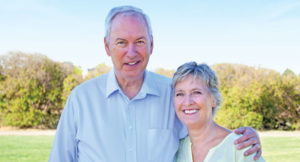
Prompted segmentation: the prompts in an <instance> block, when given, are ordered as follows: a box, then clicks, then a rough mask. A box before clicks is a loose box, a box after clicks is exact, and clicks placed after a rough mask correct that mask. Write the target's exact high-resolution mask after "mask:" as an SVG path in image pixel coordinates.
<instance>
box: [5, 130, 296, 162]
mask: <svg viewBox="0 0 300 162" xmlns="http://www.w3.org/2000/svg"><path fill="white" fill-rule="evenodd" d="M261 140H262V146H263V157H264V159H265V160H266V161H267V162H282V161H284V162H297V161H299V159H300V137H281V136H279V137H261ZM52 141H53V136H13V135H10V136H0V161H1V162H2V161H3V162H10V161H13V162H18V161H22V162H27V161H28V162H29V161H30V162H35V161H47V160H48V156H49V153H50V150H51V145H52Z"/></svg>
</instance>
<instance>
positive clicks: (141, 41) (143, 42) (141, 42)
mask: <svg viewBox="0 0 300 162" xmlns="http://www.w3.org/2000/svg"><path fill="white" fill-rule="evenodd" d="M136 43H137V44H138V45H142V44H145V41H143V40H138V41H137V42H136Z"/></svg>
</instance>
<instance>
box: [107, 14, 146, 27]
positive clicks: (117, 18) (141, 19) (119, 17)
mask: <svg viewBox="0 0 300 162" xmlns="http://www.w3.org/2000/svg"><path fill="white" fill-rule="evenodd" d="M128 17H130V18H132V19H135V20H138V21H139V22H140V23H143V25H145V27H146V28H147V24H146V20H145V18H144V17H143V16H142V15H141V14H140V13H136V12H124V13H118V14H116V15H115V16H114V17H113V19H112V21H111V24H112V25H111V26H113V24H115V23H118V22H119V21H120V20H123V19H125V18H128Z"/></svg>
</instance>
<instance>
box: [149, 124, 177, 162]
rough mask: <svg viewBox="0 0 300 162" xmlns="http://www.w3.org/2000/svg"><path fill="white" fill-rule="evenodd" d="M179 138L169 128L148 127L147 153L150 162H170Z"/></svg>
mask: <svg viewBox="0 0 300 162" xmlns="http://www.w3.org/2000/svg"><path fill="white" fill-rule="evenodd" d="M178 145H179V140H178V139H177V138H176V136H174V134H173V130H170V129H148V134H147V155H148V158H147V159H148V161H149V162H150V161H151V162H154V161H155V162H172V161H173V159H174V156H175V154H176V151H177V149H178Z"/></svg>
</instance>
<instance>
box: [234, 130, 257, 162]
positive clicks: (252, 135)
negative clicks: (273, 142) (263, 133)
mask: <svg viewBox="0 0 300 162" xmlns="http://www.w3.org/2000/svg"><path fill="white" fill-rule="evenodd" d="M234 133H236V134H242V135H243V136H242V137H240V138H238V139H237V140H235V141H234V144H235V145H237V149H238V150H240V149H243V148H245V147H248V146H251V145H252V147H251V148H250V149H248V150H247V151H245V152H244V155H245V156H248V155H250V154H253V153H255V152H256V155H255V156H254V160H257V159H259V157H260V156H261V153H262V151H261V143H260V139H259V136H258V133H257V132H256V131H255V129H253V128H251V127H241V128H238V129H236V130H234Z"/></svg>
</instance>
